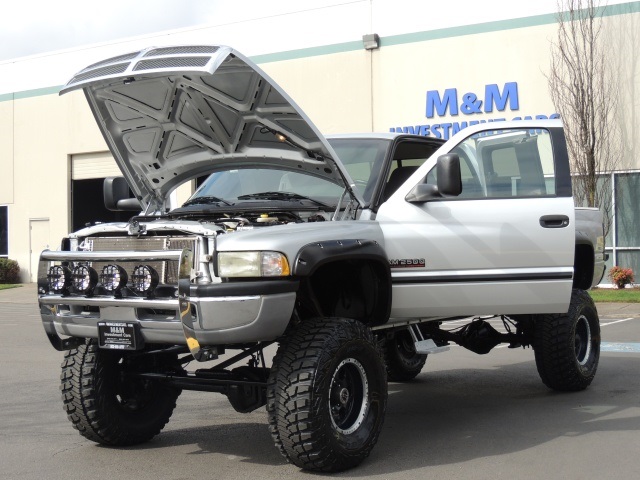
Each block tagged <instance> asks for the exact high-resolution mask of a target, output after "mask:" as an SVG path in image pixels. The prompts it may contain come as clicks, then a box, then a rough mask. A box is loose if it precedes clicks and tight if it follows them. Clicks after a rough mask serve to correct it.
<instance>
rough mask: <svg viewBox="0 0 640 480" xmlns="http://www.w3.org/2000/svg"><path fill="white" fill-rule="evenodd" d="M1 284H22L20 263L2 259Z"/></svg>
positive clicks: (0, 262)
mask: <svg viewBox="0 0 640 480" xmlns="http://www.w3.org/2000/svg"><path fill="white" fill-rule="evenodd" d="M0 283H20V266H19V265H18V262H16V261H15V260H11V259H9V258H0Z"/></svg>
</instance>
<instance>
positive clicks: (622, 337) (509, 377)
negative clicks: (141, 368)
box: [0, 285, 640, 480]
mask: <svg viewBox="0 0 640 480" xmlns="http://www.w3.org/2000/svg"><path fill="white" fill-rule="evenodd" d="M35 297H36V294H35V287H34V286H33V285H26V286H23V287H21V288H16V289H11V290H4V291H0V365H1V366H2V368H1V369H0V478H2V479H21V480H30V479H38V480H40V479H42V478H47V479H69V480H72V479H88V478H112V479H127V478H132V479H133V478H135V479H140V480H144V479H154V480H159V479H236V478H237V479H239V478H242V479H249V478H256V479H258V478H259V479H282V478H303V477H307V478H317V477H320V476H321V475H317V474H307V473H305V472H302V471H300V470H299V469H297V468H295V467H293V466H291V465H288V464H287V463H286V462H285V461H284V459H283V458H282V457H281V456H280V455H279V453H278V452H277V450H276V449H275V448H274V446H273V443H272V441H271V438H270V436H269V432H268V430H267V420H266V414H265V412H264V409H259V410H257V411H255V412H253V413H250V414H239V413H236V412H235V411H234V410H233V409H232V408H231V407H230V406H229V404H228V402H227V400H226V398H225V397H223V396H221V395H219V394H212V393H201V392H183V393H182V395H181V397H180V398H179V400H178V407H177V408H176V410H175V412H174V415H173V417H172V419H171V421H170V422H169V424H168V425H167V426H166V428H165V429H164V431H163V432H162V433H161V434H160V435H159V436H157V437H156V438H155V439H153V440H152V441H151V442H149V443H147V444H145V445H141V446H137V447H132V448H106V447H101V446H98V445H96V444H93V443H92V442H89V441H87V440H85V439H84V438H83V437H81V436H80V435H78V434H77V432H76V431H75V430H74V429H73V428H72V427H71V424H70V423H69V422H68V421H67V419H66V416H65V414H64V412H63V410H62V402H61V400H60V392H59V387H58V385H59V375H60V363H61V361H62V353H61V352H57V351H55V350H54V349H53V348H52V347H51V346H50V344H49V342H48V340H47V339H46V336H45V334H44V332H43V330H42V326H41V323H40V316H39V314H38V308H37V304H36V298H35ZM598 310H599V312H600V317H601V325H602V340H603V348H602V354H601V358H600V366H599V370H598V373H597V375H596V378H595V380H594V382H593V384H592V385H591V386H590V387H589V389H587V390H586V391H584V392H578V393H571V394H560V393H556V392H553V391H551V390H549V389H547V388H546V387H545V386H544V385H543V384H542V382H541V381H540V379H539V377H538V374H537V371H536V367H535V363H534V360H533V352H532V351H531V349H508V348H497V349H495V350H493V351H492V352H491V353H490V354H488V355H483V356H480V355H476V354H473V353H471V352H468V351H466V350H464V349H462V348H459V347H452V348H451V350H450V351H449V352H446V353H441V354H437V355H431V356H430V357H429V359H428V360H427V364H426V366H425V368H424V370H423V372H422V373H421V374H420V375H419V376H418V378H417V379H416V380H415V381H413V382H410V383H406V384H400V383H391V384H390V385H389V404H388V409H387V416H386V420H385V425H384V428H383V431H382V434H381V436H380V441H379V442H378V445H377V446H376V447H375V448H374V450H373V452H372V454H371V456H370V457H369V458H368V459H367V460H366V461H365V462H364V463H363V464H362V465H361V466H360V467H358V468H356V469H354V470H350V471H348V472H344V473H342V474H338V475H332V476H331V477H334V478H376V479H377V478H380V479H415V478H424V479H445V478H446V479H450V478H456V479H489V478H491V479H493V478H516V479H519V478H521V479H529V478H531V479H533V478H536V479H539V478H562V479H583V478H585V479H586V478H589V479H591V478H608V479H609V478H616V479H617V478H620V479H631V478H640V458H639V457H638V452H640V308H639V307H638V306H634V305H625V304H600V305H598Z"/></svg>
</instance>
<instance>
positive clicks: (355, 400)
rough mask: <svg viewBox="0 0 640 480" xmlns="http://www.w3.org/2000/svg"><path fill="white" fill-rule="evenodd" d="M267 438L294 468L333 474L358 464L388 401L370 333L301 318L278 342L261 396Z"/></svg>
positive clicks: (346, 322) (355, 325) (338, 322)
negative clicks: (264, 395)
mask: <svg viewBox="0 0 640 480" xmlns="http://www.w3.org/2000/svg"><path fill="white" fill-rule="evenodd" d="M267 399H268V403H267V412H268V415H269V424H270V429H271V433H272V436H273V438H274V441H275V443H276V445H277V446H278V448H279V449H280V451H281V453H282V454H283V455H284V456H285V457H286V458H287V459H288V460H289V461H290V462H292V463H293V464H295V465H297V466H298V467H301V468H304V469H307V470H315V471H323V472H339V471H342V470H346V469H348V468H352V467H355V466H356V465H358V464H359V463H360V462H362V460H364V459H365V458H366V457H367V456H368V455H369V453H370V452H371V449H372V448H373V447H374V445H375V444H376V442H377V440H378V436H379V434H380V430H381V429H382V423H383V420H384V414H385V410H386V404H387V381H386V375H385V369H384V364H383V361H382V356H381V353H380V351H379V348H378V346H377V343H376V341H375V339H374V336H373V334H372V333H371V330H370V329H369V328H368V327H366V326H365V325H363V324H362V323H360V322H357V321H355V320H350V319H339V318H328V319H315V320H308V321H305V322H303V323H302V324H300V325H299V326H298V327H297V329H296V330H295V331H294V332H293V333H292V335H291V336H290V337H289V338H287V339H286V340H285V341H284V342H283V343H281V345H280V348H279V349H278V353H277V355H276V357H275V359H274V363H273V367H272V369H271V375H270V379H269V385H268V392H267Z"/></svg>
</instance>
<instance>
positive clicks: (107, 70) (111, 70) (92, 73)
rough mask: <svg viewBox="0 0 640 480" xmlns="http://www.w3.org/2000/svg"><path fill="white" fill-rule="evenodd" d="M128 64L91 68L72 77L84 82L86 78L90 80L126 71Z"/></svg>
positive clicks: (76, 80)
mask: <svg viewBox="0 0 640 480" xmlns="http://www.w3.org/2000/svg"><path fill="white" fill-rule="evenodd" d="M128 66H129V64H128V63H120V64H118V65H109V66H106V67H101V68H96V69H94V70H89V71H88V72H86V73H80V74H78V75H76V76H75V77H73V78H72V79H71V82H74V83H75V82H82V81H84V80H90V79H92V78H97V77H106V76H108V75H116V74H118V73H122V72H124V71H125V70H126V69H127V67H128ZM71 82H69V83H71Z"/></svg>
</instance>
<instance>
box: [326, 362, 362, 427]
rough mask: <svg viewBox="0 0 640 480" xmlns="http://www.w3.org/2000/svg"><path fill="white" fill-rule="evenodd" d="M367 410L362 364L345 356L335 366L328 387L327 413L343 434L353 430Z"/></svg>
mask: <svg viewBox="0 0 640 480" xmlns="http://www.w3.org/2000/svg"><path fill="white" fill-rule="evenodd" d="M368 411H369V382H368V380H367V375H366V372H365V370H364V367H363V366H362V364H361V363H360V362H359V361H358V360H356V359H355V358H346V359H344V360H343V361H342V362H340V364H339V365H338V366H337V368H336V369H335V371H334V372H333V376H332V377H331V384H330V387H329V413H330V417H331V423H332V424H333V426H334V428H335V429H336V430H337V431H338V432H340V433H341V434H343V435H349V434H351V433H353V432H355V431H356V430H357V429H358V427H360V425H362V422H364V419H365V418H366V416H367V412H368Z"/></svg>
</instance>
